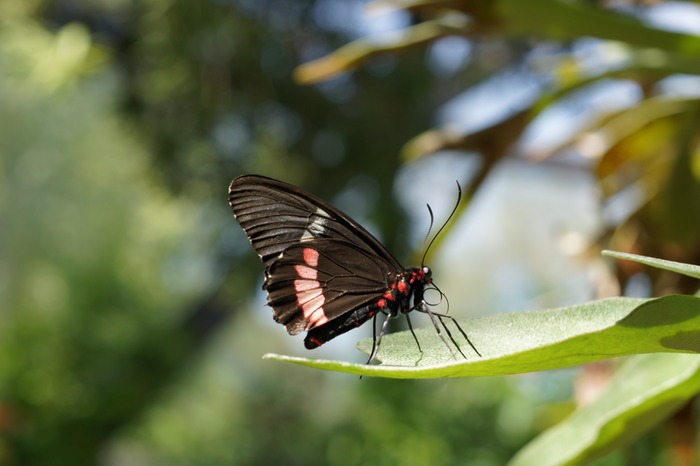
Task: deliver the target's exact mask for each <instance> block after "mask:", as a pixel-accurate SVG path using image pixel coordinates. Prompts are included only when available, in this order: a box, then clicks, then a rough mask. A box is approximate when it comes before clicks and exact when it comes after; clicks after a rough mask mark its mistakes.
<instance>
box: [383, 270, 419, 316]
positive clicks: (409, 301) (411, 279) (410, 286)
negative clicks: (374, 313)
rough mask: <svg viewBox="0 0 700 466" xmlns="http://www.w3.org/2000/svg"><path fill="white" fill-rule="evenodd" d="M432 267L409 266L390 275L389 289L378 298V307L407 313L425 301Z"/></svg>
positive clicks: (396, 312) (393, 313)
mask: <svg viewBox="0 0 700 466" xmlns="http://www.w3.org/2000/svg"><path fill="white" fill-rule="evenodd" d="M431 281H432V279H431V270H430V267H426V266H423V267H407V268H406V269H404V271H403V272H401V273H397V274H396V275H394V276H393V277H389V282H390V283H391V284H390V285H389V289H388V290H387V291H386V292H385V293H384V294H383V295H382V296H381V298H379V299H378V300H377V303H376V305H377V307H378V308H379V309H380V310H382V311H383V312H385V313H388V314H391V315H397V314H398V313H399V312H401V313H403V314H406V313H408V312H410V311H412V310H413V309H414V308H415V306H416V305H417V304H418V303H420V302H422V301H423V292H424V290H425V286H426V285H428V284H430V283H431Z"/></svg>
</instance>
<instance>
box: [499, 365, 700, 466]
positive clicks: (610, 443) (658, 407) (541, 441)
mask: <svg viewBox="0 0 700 466" xmlns="http://www.w3.org/2000/svg"><path fill="white" fill-rule="evenodd" d="M698 391H700V357H698V356H697V355H690V354H647V355H642V356H637V357H635V358H631V359H629V360H627V361H625V363H624V364H623V365H622V366H621V367H620V369H619V370H618V371H617V373H616V374H615V377H614V378H613V379H612V380H611V381H610V384H609V385H608V386H607V387H606V388H605V390H604V391H603V392H602V393H601V394H600V396H599V397H598V398H597V399H596V400H595V401H593V402H592V403H591V404H589V405H587V406H584V407H583V408H581V409H579V410H578V411H576V412H574V413H573V414H572V415H571V416H570V417H569V418H568V419H566V420H565V421H563V422H561V423H559V424H557V425H556V426H555V427H553V428H551V429H549V430H547V431H545V432H544V433H542V434H541V435H540V436H539V437H537V438H536V439H535V440H533V441H532V442H530V443H529V444H528V445H527V446H526V447H525V448H523V449H522V450H521V451H520V452H519V453H518V454H517V455H516V456H515V457H514V458H513V459H512V460H511V462H510V463H509V466H529V465H537V466H547V465H567V464H584V463H587V462H589V461H593V460H595V459H597V458H601V457H602V456H604V455H606V454H607V453H610V452H612V451H614V450H617V449H619V448H621V447H624V446H625V445H627V444H629V443H630V442H631V441H632V440H634V439H635V438H637V437H639V436H640V435H641V434H643V433H644V432H645V431H647V430H648V429H650V428H651V427H653V426H654V425H656V424H658V422H659V421H661V420H663V419H665V418H667V417H669V416H670V415H672V414H673V413H674V412H676V411H677V410H678V409H679V408H680V407H681V406H683V405H684V404H685V403H687V402H688V400H689V399H690V398H692V397H693V396H695V394H697V393H698Z"/></svg>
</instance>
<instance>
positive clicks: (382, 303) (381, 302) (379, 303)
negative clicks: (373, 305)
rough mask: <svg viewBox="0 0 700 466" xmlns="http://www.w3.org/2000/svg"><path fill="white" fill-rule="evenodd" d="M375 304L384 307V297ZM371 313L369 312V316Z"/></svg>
mask: <svg viewBox="0 0 700 466" xmlns="http://www.w3.org/2000/svg"><path fill="white" fill-rule="evenodd" d="M377 306H379V307H381V308H382V309H384V308H385V307H386V299H384V298H381V299H380V300H379V301H377ZM371 315H372V313H371V312H370V316H371Z"/></svg>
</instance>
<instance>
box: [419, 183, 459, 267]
mask: <svg viewBox="0 0 700 466" xmlns="http://www.w3.org/2000/svg"><path fill="white" fill-rule="evenodd" d="M455 183H457V202H455V206H454V207H453V208H452V212H450V215H449V216H448V217H447V220H445V223H443V224H442V226H441V227H440V229H439V230H438V231H437V233H435V236H433V239H432V240H431V241H430V244H428V247H427V248H425V252H424V253H423V259H422V260H421V267H422V266H424V265H425V258H426V256H427V255H428V251H430V247H431V246H432V245H433V243H434V242H435V240H436V239H437V237H438V236H440V233H442V230H444V229H445V227H446V226H447V224H448V223H450V220H452V217H453V216H454V214H455V213H456V212H457V208H458V207H459V202H460V201H461V200H462V186H460V185H459V181H455ZM428 211H429V212H430V227H431V228H432V226H433V211H432V209H431V208H430V206H428ZM428 234H430V228H428ZM425 239H426V240H427V239H428V235H426V236H425Z"/></svg>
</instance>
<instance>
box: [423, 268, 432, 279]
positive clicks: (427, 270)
mask: <svg viewBox="0 0 700 466" xmlns="http://www.w3.org/2000/svg"><path fill="white" fill-rule="evenodd" d="M423 273H424V274H425V278H430V276H431V275H432V274H433V271H432V270H430V267H428V266H427V265H424V266H423Z"/></svg>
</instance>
